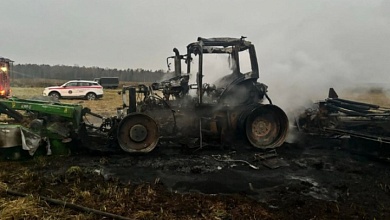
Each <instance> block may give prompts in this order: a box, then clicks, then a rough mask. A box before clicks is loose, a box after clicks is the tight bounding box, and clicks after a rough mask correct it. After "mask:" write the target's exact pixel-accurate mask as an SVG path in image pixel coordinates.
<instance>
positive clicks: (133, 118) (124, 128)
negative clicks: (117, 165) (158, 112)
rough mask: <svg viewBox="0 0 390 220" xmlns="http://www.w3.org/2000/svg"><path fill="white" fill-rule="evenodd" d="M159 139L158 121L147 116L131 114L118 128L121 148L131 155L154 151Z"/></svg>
mask: <svg viewBox="0 0 390 220" xmlns="http://www.w3.org/2000/svg"><path fill="white" fill-rule="evenodd" d="M159 137H160V134H159V128H158V125H157V123H156V121H155V120H154V119H153V118H151V117H150V116H148V115H145V114H141V113H132V114H129V115H127V116H126V117H125V118H123V119H122V121H121V122H120V123H119V126H118V133H117V138H118V143H119V146H120V147H121V148H122V149H123V150H124V151H126V152H129V153H148V152H150V151H152V150H153V149H154V148H155V147H156V145H157V143H158V140H159Z"/></svg>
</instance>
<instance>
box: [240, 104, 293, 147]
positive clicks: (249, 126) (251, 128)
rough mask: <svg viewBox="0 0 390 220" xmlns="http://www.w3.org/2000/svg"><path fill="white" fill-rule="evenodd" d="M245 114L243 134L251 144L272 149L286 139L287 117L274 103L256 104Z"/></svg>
mask: <svg viewBox="0 0 390 220" xmlns="http://www.w3.org/2000/svg"><path fill="white" fill-rule="evenodd" d="M245 116H246V119H245V125H244V129H245V134H246V137H247V139H248V141H249V143H250V144H251V145H252V146H254V147H256V148H260V149H272V148H276V147H279V146H281V145H282V144H283V143H284V141H285V140H286V137H287V132H288V126H289V124H288V118H287V115H286V113H285V112H284V111H283V110H282V109H280V108H279V107H277V106H276V105H261V106H258V107H256V108H254V109H252V110H251V111H250V112H247V113H246V114H245Z"/></svg>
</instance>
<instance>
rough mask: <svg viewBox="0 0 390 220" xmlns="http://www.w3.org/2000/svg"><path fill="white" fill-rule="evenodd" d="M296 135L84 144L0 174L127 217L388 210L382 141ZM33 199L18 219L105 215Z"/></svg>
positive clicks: (353, 214)
mask: <svg viewBox="0 0 390 220" xmlns="http://www.w3.org/2000/svg"><path fill="white" fill-rule="evenodd" d="M298 140H299V141H298V143H294V144H292V143H285V144H284V145H283V146H281V147H280V148H278V149H277V150H276V151H275V152H272V151H268V152H261V151H259V150H255V149H251V148H250V147H248V146H246V145H244V144H236V145H234V146H232V147H229V148H225V149H221V148H220V147H215V146H204V147H203V148H202V149H196V148H193V149H188V148H183V147H179V146H175V145H172V144H170V143H169V142H168V143H165V144H162V145H160V146H158V147H157V148H156V149H155V150H154V151H153V152H152V153H151V154H148V155H134V156H133V155H128V154H124V153H114V154H106V155H105V154H102V153H100V154H97V153H95V152H88V153H86V152H83V153H80V154H73V155H72V156H63V157H59V156H56V157H39V158H35V159H32V160H28V161H22V162H1V166H2V169H3V172H2V173H1V175H0V180H1V181H0V183H2V184H6V185H7V187H8V188H12V189H13V190H17V191H20V192H24V193H28V194H32V195H33V196H35V197H38V196H46V197H50V198H55V199H60V200H64V201H68V202H69V201H70V202H73V203H76V204H79V205H83V206H87V207H89V208H94V209H98V210H102V211H106V212H109V213H114V214H117V215H121V216H127V217H129V218H133V219H389V218H390V206H389V204H390V172H389V164H388V161H387V159H386V157H381V159H379V158H378V157H376V156H375V152H376V150H375V149H377V148H381V150H383V148H386V147H388V146H378V144H375V143H369V142H367V143H363V142H355V141H351V140H348V139H346V140H344V139H330V138H321V137H313V136H300V137H299V138H298ZM358 149H359V151H358ZM361 149H363V151H361ZM364 149H370V153H371V154H367V152H365V151H364ZM374 156H375V157H374ZM6 167H7V168H6ZM4 170H6V171H5V172H4ZM0 195H1V197H0V198H2V199H5V200H6V201H10V200H14V199H16V198H14V197H13V196H11V195H7V194H6V193H5V192H4V191H1V194H0ZM38 206H39V207H40V208H41V210H43V211H42V212H38V214H35V215H25V216H22V218H24V219H42V218H51V217H52V218H59V219H105V217H102V216H100V215H96V214H80V212H78V211H75V210H72V209H66V208H63V207H58V206H55V205H50V204H48V203H44V204H42V202H41V203H39V205H38ZM2 208H3V209H4V207H2V206H1V205H0V214H1V213H2ZM11 216H12V215H11ZM10 219H17V218H15V216H14V218H10Z"/></svg>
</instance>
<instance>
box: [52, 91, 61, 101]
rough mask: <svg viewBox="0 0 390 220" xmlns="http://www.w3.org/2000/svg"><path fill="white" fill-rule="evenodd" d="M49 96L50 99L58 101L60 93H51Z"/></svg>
mask: <svg viewBox="0 0 390 220" xmlns="http://www.w3.org/2000/svg"><path fill="white" fill-rule="evenodd" d="M49 96H51V97H53V98H55V99H59V98H60V97H61V95H60V93H58V92H51V93H50V94H49Z"/></svg>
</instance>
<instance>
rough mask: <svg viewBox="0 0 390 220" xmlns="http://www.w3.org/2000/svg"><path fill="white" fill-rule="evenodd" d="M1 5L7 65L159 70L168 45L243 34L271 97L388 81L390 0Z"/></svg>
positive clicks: (1, 46) (20, 1)
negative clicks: (290, 91)
mask: <svg viewBox="0 0 390 220" xmlns="http://www.w3.org/2000/svg"><path fill="white" fill-rule="evenodd" d="M2 3H3V4H2V12H1V13H0V19H1V21H2V25H1V26H2V30H3V32H2V34H1V38H0V39H1V43H0V56H3V57H7V58H10V59H12V60H14V61H15V63H16V64H18V63H22V64H23V63H34V64H50V65H56V64H60V65H61V64H62V65H75V64H77V65H79V66H87V67H88V66H98V67H103V68H105V67H108V68H118V69H127V68H144V69H153V70H156V69H163V70H166V69H167V68H166V60H165V59H166V57H167V56H171V55H173V52H172V49H173V47H177V48H178V49H179V50H180V51H181V52H184V51H185V46H186V45H187V44H188V43H190V42H193V41H195V40H196V38H197V37H198V36H201V37H240V36H246V37H248V38H247V39H248V40H249V41H252V42H253V43H254V44H255V46H256V49H257V55H258V59H259V64H260V68H261V69H260V77H261V79H260V81H264V82H265V83H266V84H268V85H269V86H270V90H271V93H272V90H273V91H275V90H278V89H282V88H284V87H286V86H288V87H289V88H290V87H291V88H296V89H298V90H299V89H301V88H302V87H305V88H306V87H307V89H315V90H316V89H317V90H318V89H319V87H318V86H319V84H321V86H323V87H324V88H325V87H327V86H329V85H333V86H334V85H336V86H337V85H341V84H345V83H348V82H366V81H370V82H384V81H385V82H389V78H390V77H389V73H390V71H389V70H390V1H376V0H338V1H330V0H294V1H292V0H270V1H261V0H245V1H243V0H240V1H238V0H237V1H236V0H234V1H232V0H218V1H217V0H198V1H183V0H164V1H161V0H153V1H146V0H144V1H141V0H139V1H135V0H111V1H109V0H106V1H97V0H62V1H60V0H57V1H55V0H3V1H2ZM302 83H304V84H308V85H306V86H302ZM317 85H318V86H317ZM321 88H322V87H321ZM306 91H307V90H306ZM274 93H275V92H274Z"/></svg>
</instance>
